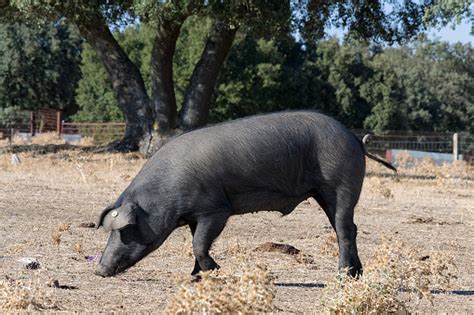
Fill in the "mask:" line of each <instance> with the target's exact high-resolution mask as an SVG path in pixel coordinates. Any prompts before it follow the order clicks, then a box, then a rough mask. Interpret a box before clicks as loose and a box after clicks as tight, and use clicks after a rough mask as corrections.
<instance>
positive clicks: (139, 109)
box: [77, 16, 153, 151]
mask: <svg viewBox="0 0 474 315" xmlns="http://www.w3.org/2000/svg"><path fill="white" fill-rule="evenodd" d="M77 26H78V28H79V31H80V32H81V35H82V36H83V37H84V38H85V39H86V41H87V42H88V43H89V44H90V45H91V46H92V47H93V48H94V50H95V51H96V53H97V55H98V56H99V58H100V60H101V61H102V63H103V64H104V66H105V69H106V71H107V74H108V76H109V78H110V80H111V82H112V86H113V89H114V92H115V95H116V97H117V100H118V103H119V105H120V107H121V108H122V111H123V113H124V116H125V124H126V127H125V134H124V138H123V139H122V140H121V141H120V142H119V143H118V144H117V145H116V146H115V147H114V149H116V150H119V151H136V150H138V149H140V151H142V150H144V151H147V150H148V148H147V147H148V146H149V142H150V141H151V130H152V123H153V120H152V110H151V107H150V99H149V97H148V95H147V93H146V89H145V84H144V82H143V78H142V76H141V73H140V70H139V69H138V67H137V66H136V65H135V64H134V63H133V62H132V61H131V60H130V59H129V58H128V56H127V54H126V53H125V52H124V51H123V49H122V47H120V45H119V44H118V43H117V41H116V40H115V38H114V37H113V35H112V33H111V32H110V30H109V28H108V26H107V24H106V22H105V20H104V18H103V17H102V16H95V17H92V18H91V19H89V20H88V21H87V22H83V23H78V24H77Z"/></svg>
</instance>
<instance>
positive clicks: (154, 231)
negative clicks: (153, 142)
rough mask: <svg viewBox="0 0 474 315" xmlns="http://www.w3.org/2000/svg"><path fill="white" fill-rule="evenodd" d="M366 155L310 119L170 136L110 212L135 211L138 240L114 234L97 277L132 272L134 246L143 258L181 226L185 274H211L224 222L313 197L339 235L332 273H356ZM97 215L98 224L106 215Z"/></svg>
mask: <svg viewBox="0 0 474 315" xmlns="http://www.w3.org/2000/svg"><path fill="white" fill-rule="evenodd" d="M365 154H366V150H365V147H364V146H363V144H362V142H361V141H360V140H358V139H357V138H356V137H355V136H354V135H353V134H352V132H350V131H349V130H348V129H347V128H346V127H344V126H343V125H342V124H340V123H339V122H337V121H335V120H334V119H331V118H329V117H327V116H324V115H322V114H320V113H316V112H312V111H293V112H282V113H275V114H268V115H261V116H253V117H249V118H244V119H239V120H236V121H231V122H227V123H222V124H218V125H214V126H210V127H206V128H202V129H199V130H195V131H192V132H189V133H186V134H183V135H181V136H178V137H176V138H174V139H173V140H171V141H169V142H168V143H166V144H165V145H164V146H163V147H162V148H161V149H160V150H159V151H157V152H156V153H155V155H154V156H153V157H152V158H151V159H150V160H149V161H148V162H147V163H146V164H145V165H144V167H143V169H142V170H141V171H140V172H139V174H138V175H137V176H136V177H135V179H134V180H133V181H132V183H131V184H130V186H129V187H128V188H127V189H126V190H125V191H124V192H123V193H122V195H121V196H120V197H119V199H118V200H117V203H116V205H115V206H116V207H117V209H118V210H116V211H117V212H120V207H121V206H122V205H124V204H129V203H133V204H135V205H138V206H137V208H138V209H140V210H139V211H138V213H137V220H136V221H137V222H136V223H133V222H132V223H133V227H134V229H136V230H137V231H138V232H134V233H135V234H136V235H141V237H142V238H143V239H142V240H140V237H139V236H137V237H135V239H136V240H135V241H134V242H129V243H128V244H125V243H124V242H123V239H125V238H126V237H125V235H124V234H125V233H127V229H124V230H123V231H120V233H121V235H122V236H121V237H117V236H114V241H113V242H112V243H111V241H110V240H109V244H108V245H107V248H106V250H105V252H104V256H103V257H102V259H101V262H100V266H101V267H100V268H101V270H102V271H100V272H98V273H99V274H102V275H110V274H113V272H109V271H110V270H114V268H116V266H115V265H116V264H118V263H119V264H120V266H122V267H123V266H127V265H129V266H131V265H133V264H134V263H135V262H136V257H140V258H139V259H141V257H143V255H142V254H140V253H135V251H134V248H133V246H135V245H136V246H137V247H139V248H140V250H139V251H142V252H147V253H148V252H149V251H150V249H151V248H152V249H155V248H157V247H159V246H160V245H161V243H162V242H163V241H164V240H165V239H166V238H167V237H168V235H169V234H170V233H171V232H172V231H173V230H174V229H175V228H176V227H178V226H181V225H189V226H190V228H191V232H192V234H193V251H194V255H195V257H196V262H195V268H194V270H193V274H196V273H198V272H199V271H201V270H209V269H214V268H217V267H218V265H217V263H216V262H215V261H214V260H213V259H212V258H211V257H210V256H209V253H208V251H209V248H210V246H211V244H212V242H213V241H214V239H215V238H216V237H217V236H218V235H219V234H220V232H221V231H222V229H223V228H224V226H225V224H226V222H227V219H228V218H229V216H231V215H234V214H243V213H248V212H256V211H279V212H281V213H282V214H284V215H286V214H289V213H291V211H293V209H294V208H295V207H296V206H297V205H298V204H299V203H300V202H301V201H303V200H305V199H307V198H309V197H314V198H315V199H316V200H317V201H318V203H319V204H320V205H321V207H322V208H323V210H324V211H325V213H326V214H327V216H328V218H329V221H330V222H331V225H332V226H333V227H334V229H335V230H336V233H337V235H338V240H339V249H340V258H339V267H340V268H349V272H350V273H351V274H352V275H356V274H359V273H360V272H361V269H362V265H361V263H360V260H359V257H358V254H357V246H356V241H355V240H356V234H357V228H356V226H355V224H354V222H353V216H354V207H355V205H356V204H357V201H358V199H359V195H360V191H361V187H362V182H363V178H364V174H365ZM106 211H108V213H106V214H104V215H102V217H101V220H100V221H102V220H104V217H106V216H108V215H112V213H113V212H110V209H108V210H106ZM116 215H117V213H116ZM118 215H120V214H118ZM107 221H108V222H110V218H109V219H107ZM100 223H101V222H99V224H100ZM99 224H98V225H99ZM112 226H113V224H112ZM114 232H116V231H113V232H112V233H114ZM135 234H134V235H135ZM143 244H148V245H147V246H143ZM109 247H110V250H109ZM124 252H125V253H132V254H125V255H124V254H123V253H124ZM105 254H107V255H105ZM117 256H120V257H121V259H120V260H121V262H117V259H115V258H114V257H117ZM104 257H109V258H104ZM109 260H110V261H109ZM124 260H125V261H126V262H125V263H124V262H123V261H124ZM127 260H129V261H127ZM134 260H135V261H134ZM122 267H121V268H122Z"/></svg>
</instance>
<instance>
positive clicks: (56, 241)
mask: <svg viewBox="0 0 474 315" xmlns="http://www.w3.org/2000/svg"><path fill="white" fill-rule="evenodd" d="M61 235H62V234H61V232H54V233H53V234H52V235H51V238H52V239H53V244H54V245H56V246H58V247H59V244H61Z"/></svg>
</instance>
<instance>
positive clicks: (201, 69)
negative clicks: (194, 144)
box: [179, 18, 237, 129]
mask: <svg viewBox="0 0 474 315" xmlns="http://www.w3.org/2000/svg"><path fill="white" fill-rule="evenodd" d="M236 32H237V27H235V26H232V25H230V24H229V23H227V22H224V21H222V20H220V19H218V18H217V19H216V20H215V21H214V23H213V25H212V28H211V30H210V32H209V37H208V39H207V41H206V46H205V47H204V50H203V53H202V55H201V58H200V60H199V61H198V63H197V65H196V67H195V68H194V71H193V74H192V76H191V80H190V82H189V85H188V88H187V90H186V96H185V98H184V104H183V108H182V110H181V112H180V121H179V123H180V126H181V127H182V128H184V129H194V128H198V127H201V126H204V125H205V124H206V123H207V119H208V117H209V107H210V102H211V97H212V93H213V91H214V87H215V84H216V81H217V77H218V75H219V72H220V70H221V68H222V66H223V64H224V62H225V59H226V57H227V55H228V54H229V51H230V48H231V47H232V43H233V42H234V38H235V34H236Z"/></svg>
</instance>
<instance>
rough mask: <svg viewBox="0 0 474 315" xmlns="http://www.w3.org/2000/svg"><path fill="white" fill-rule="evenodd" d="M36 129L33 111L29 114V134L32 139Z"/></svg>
mask: <svg viewBox="0 0 474 315" xmlns="http://www.w3.org/2000/svg"><path fill="white" fill-rule="evenodd" d="M35 129H36V115H35V112H34V111H31V113H30V134H31V136H32V137H34V136H35V131H36V130H35Z"/></svg>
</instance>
